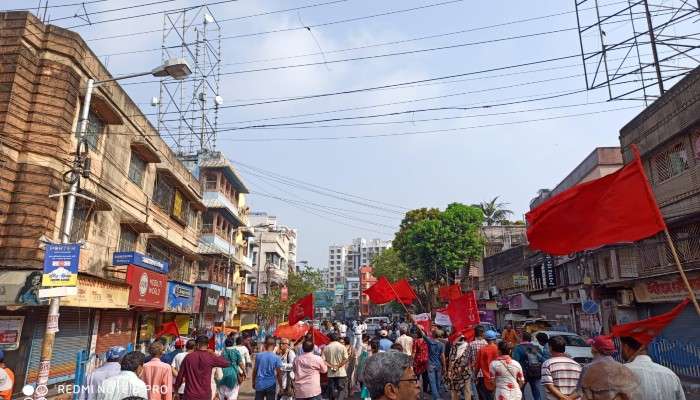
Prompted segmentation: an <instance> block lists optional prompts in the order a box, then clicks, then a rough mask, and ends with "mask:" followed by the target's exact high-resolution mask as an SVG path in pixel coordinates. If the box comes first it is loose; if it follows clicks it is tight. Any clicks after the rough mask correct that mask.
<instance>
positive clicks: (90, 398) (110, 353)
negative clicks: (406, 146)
mask: <svg viewBox="0 0 700 400" xmlns="http://www.w3.org/2000/svg"><path fill="white" fill-rule="evenodd" d="M0 351H1V350H0ZM124 354H126V349H125V348H123V347H121V346H112V347H110V348H109V350H107V353H106V354H105V359H106V360H107V362H105V363H104V364H102V366H101V367H99V368H97V369H96V370H94V371H92V373H91V374H89V375H88V376H87V380H86V383H87V400H95V399H96V398H97V393H98V392H99V391H100V390H102V389H101V386H102V382H104V381H105V379H107V378H111V377H113V376H116V375H119V372H121V370H122V366H121V364H119V361H120V360H121V358H122V357H124ZM0 399H2V397H0ZM3 400H10V399H9V398H7V399H3Z"/></svg>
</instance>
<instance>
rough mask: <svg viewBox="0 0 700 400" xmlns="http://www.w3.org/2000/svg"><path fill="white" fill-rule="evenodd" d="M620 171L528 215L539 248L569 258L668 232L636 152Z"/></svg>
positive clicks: (532, 237)
mask: <svg viewBox="0 0 700 400" xmlns="http://www.w3.org/2000/svg"><path fill="white" fill-rule="evenodd" d="M632 150H633V151H634V154H635V157H634V160H633V161H632V162H631V163H630V164H628V165H626V166H625V167H624V168H622V169H620V170H619V171H617V172H615V173H612V174H610V175H606V176H604V177H602V178H600V179H596V180H594V181H590V182H586V183H582V184H580V185H576V186H574V187H572V188H571V189H569V190H566V191H564V192H562V193H560V194H558V195H556V196H554V197H552V198H550V199H548V200H547V201H545V202H544V203H542V204H541V205H540V206H539V207H537V208H535V209H534V210H532V211H530V212H529V213H527V214H526V215H525V217H526V218H527V225H528V226H527V240H528V242H529V244H530V247H531V248H533V249H538V250H542V251H544V252H545V253H549V254H554V255H566V254H571V253H575V252H577V251H582V250H586V249H592V248H596V247H599V246H602V245H605V244H612V243H620V242H634V241H636V240H640V239H643V238H646V237H649V236H652V235H654V234H655V233H658V232H660V231H662V230H664V228H665V226H666V225H665V223H664V220H663V218H662V216H661V212H660V211H659V207H658V206H657V205H656V200H655V199H654V195H653V193H652V191H651V187H650V186H649V182H648V181H647V178H646V176H645V174H644V168H643V167H642V162H641V160H640V158H639V152H638V151H637V148H636V147H633V149H632Z"/></svg>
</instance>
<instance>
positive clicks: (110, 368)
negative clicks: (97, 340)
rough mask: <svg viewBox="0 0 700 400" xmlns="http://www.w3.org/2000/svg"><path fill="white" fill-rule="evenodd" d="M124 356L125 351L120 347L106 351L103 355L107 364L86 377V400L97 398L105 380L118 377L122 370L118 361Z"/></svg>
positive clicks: (113, 347)
mask: <svg viewBox="0 0 700 400" xmlns="http://www.w3.org/2000/svg"><path fill="white" fill-rule="evenodd" d="M124 354H126V349H125V348H123V347H121V346H112V347H110V348H109V349H108V350H107V352H106V353H105V359H106V361H107V362H105V363H104V364H102V366H101V367H99V368H97V369H96V370H94V371H92V373H91V374H88V376H87V379H86V385H87V396H86V398H87V400H94V399H96V398H97V393H98V392H99V390H100V387H102V382H104V381H105V379H107V378H110V377H112V376H116V375H119V372H120V371H121V370H122V367H121V364H119V361H120V360H121V358H122V357H124Z"/></svg>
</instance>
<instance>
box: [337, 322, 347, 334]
mask: <svg viewBox="0 0 700 400" xmlns="http://www.w3.org/2000/svg"><path fill="white" fill-rule="evenodd" d="M338 333H340V337H341V338H344V337H345V336H347V334H348V326H347V325H345V323H344V322H342V321H341V322H340V323H339V324H338Z"/></svg>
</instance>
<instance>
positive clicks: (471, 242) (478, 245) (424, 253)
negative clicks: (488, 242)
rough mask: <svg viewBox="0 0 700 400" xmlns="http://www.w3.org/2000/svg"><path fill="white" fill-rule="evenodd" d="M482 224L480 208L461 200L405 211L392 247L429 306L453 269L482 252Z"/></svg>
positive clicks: (475, 258)
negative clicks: (440, 206)
mask: <svg viewBox="0 0 700 400" xmlns="http://www.w3.org/2000/svg"><path fill="white" fill-rule="evenodd" d="M482 224H483V213H482V211H481V210H480V209H479V208H476V207H473V206H467V205H464V204H460V203H453V204H450V205H449V206H447V209H445V211H443V212H440V211H439V210H437V209H420V210H412V211H409V212H408V213H406V217H405V218H404V221H403V222H402V223H401V227H400V229H399V232H398V233H397V234H396V237H395V238H394V242H393V247H394V249H396V252H397V255H398V258H399V259H400V260H401V261H402V262H403V263H404V264H405V265H406V267H407V268H408V270H409V271H410V276H411V281H412V283H414V285H415V286H414V287H416V288H418V289H419V290H418V291H419V292H420V293H419V297H421V298H422V300H424V301H423V302H422V303H423V304H424V305H427V308H428V310H431V309H432V304H433V301H434V298H435V288H436V286H437V285H438V284H439V283H440V282H445V283H448V282H449V281H450V276H451V274H452V273H454V272H455V271H457V270H458V269H460V268H462V267H465V266H467V265H469V264H470V263H471V262H473V261H475V260H478V259H479V258H480V257H481V255H482V254H483V239H482V237H481V234H480V228H481V226H482Z"/></svg>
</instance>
